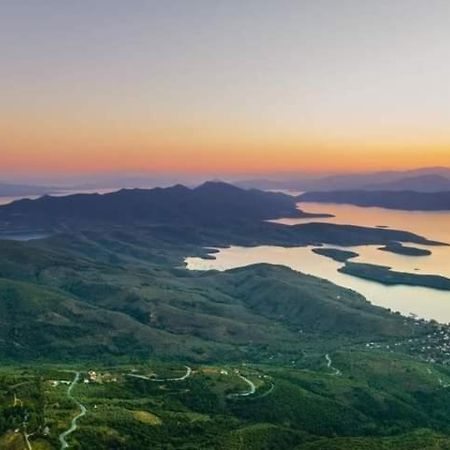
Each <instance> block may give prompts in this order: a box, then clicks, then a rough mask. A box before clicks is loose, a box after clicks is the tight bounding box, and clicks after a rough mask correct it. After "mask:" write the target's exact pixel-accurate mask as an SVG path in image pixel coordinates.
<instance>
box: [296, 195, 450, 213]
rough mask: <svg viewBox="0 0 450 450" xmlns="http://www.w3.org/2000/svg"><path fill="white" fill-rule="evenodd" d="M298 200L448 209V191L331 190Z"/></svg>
mask: <svg viewBox="0 0 450 450" xmlns="http://www.w3.org/2000/svg"><path fill="white" fill-rule="evenodd" d="M297 198H298V201H300V202H319V203H344V204H350V205H356V206H378V207H381V208H388V209H403V210H408V211H450V191H444V192H415V191H362V190H361V191H332V192H306V193H305V194H302V195H300V196H298V197H297Z"/></svg>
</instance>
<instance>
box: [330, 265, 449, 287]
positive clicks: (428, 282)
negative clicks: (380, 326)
mask: <svg viewBox="0 0 450 450" xmlns="http://www.w3.org/2000/svg"><path fill="white" fill-rule="evenodd" d="M338 271H339V272H341V273H345V274H347V275H353V276H354V277H358V278H363V279H365V280H371V281H376V282H378V283H381V284H385V285H396V284H404V285H408V286H422V287H427V288H432V289H440V290H443V291H450V278H446V277H443V276H440V275H418V274H415V273H407V272H395V271H393V270H391V268H390V267H387V266H378V265H375V264H362V263H352V262H347V263H346V264H345V266H343V267H341V268H339V269H338Z"/></svg>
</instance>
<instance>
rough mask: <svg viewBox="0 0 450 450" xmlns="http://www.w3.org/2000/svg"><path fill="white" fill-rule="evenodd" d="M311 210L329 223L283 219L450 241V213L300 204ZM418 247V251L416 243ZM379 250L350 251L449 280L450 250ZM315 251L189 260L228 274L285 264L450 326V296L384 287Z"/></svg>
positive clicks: (250, 251)
mask: <svg viewBox="0 0 450 450" xmlns="http://www.w3.org/2000/svg"><path fill="white" fill-rule="evenodd" d="M299 206H300V207H301V208H302V209H303V210H305V211H307V212H315V213H332V214H334V215H335V217H332V218H327V219H310V218H307V219H280V220H277V221H276V222H277V223H282V224H285V225H286V226H289V225H294V224H299V223H307V222H318V221H320V222H329V223H337V224H350V225H361V226H370V227H375V226H384V227H389V228H392V229H400V230H405V231H411V232H414V233H417V234H420V235H422V236H424V237H427V238H429V239H432V240H439V241H443V242H450V213H448V212H444V213H428V212H409V211H396V210H387V209H382V208H361V207H357V206H348V205H334V204H312V203H311V204H310V203H305V204H302V205H299ZM411 245H413V246H416V247H419V246H417V245H415V244H411ZM378 247H379V246H373V245H367V246H356V247H350V249H351V250H353V251H355V252H357V253H359V254H360V256H359V257H358V258H355V259H354V260H353V261H355V262H365V263H372V264H379V265H386V266H389V267H392V269H394V270H398V271H403V272H411V273H423V274H425V273H427V274H436V275H443V276H447V277H450V268H449V265H450V247H430V248H429V249H430V250H431V251H432V252H433V253H432V255H430V256H422V257H411V256H404V255H397V254H393V253H389V252H384V251H380V250H378ZM312 248H313V247H294V248H284V247H275V246H258V247H236V246H234V247H229V248H227V249H221V250H220V251H219V253H215V254H214V256H215V257H216V259H214V260H204V259H201V258H187V259H186V264H187V267H188V269H192V270H209V269H215V270H227V269H231V268H234V267H242V266H246V265H250V264H257V263H262V262H264V263H270V264H280V265H284V266H287V267H290V268H292V269H294V270H297V271H299V272H303V273H306V274H310V275H314V276H317V277H320V278H325V279H327V280H329V281H332V282H333V283H336V284H338V285H340V286H343V287H347V288H350V289H353V290H355V291H357V292H359V293H361V294H362V295H364V296H365V297H366V298H367V299H368V300H369V301H371V302H372V303H374V304H376V305H379V306H383V307H385V308H390V309H392V310H393V311H399V312H401V313H402V314H406V315H408V314H415V315H417V316H418V317H422V318H425V319H435V320H437V321H439V322H443V323H448V322H450V293H449V292H448V291H439V290H435V289H430V288H423V287H415V286H402V285H397V286H385V285H382V284H380V283H376V282H372V281H368V280H363V279H360V278H356V277H353V276H351V275H346V274H342V273H339V272H338V271H337V269H339V268H340V267H342V266H343V264H342V263H339V262H336V261H333V260H331V259H329V258H326V257H324V256H321V255H317V254H315V253H313V252H312V251H311V249H312Z"/></svg>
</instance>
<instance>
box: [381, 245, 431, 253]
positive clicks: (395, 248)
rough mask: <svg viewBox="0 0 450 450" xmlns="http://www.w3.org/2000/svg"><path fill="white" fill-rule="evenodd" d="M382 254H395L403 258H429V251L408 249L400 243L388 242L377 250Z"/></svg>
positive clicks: (415, 248) (414, 248)
mask: <svg viewBox="0 0 450 450" xmlns="http://www.w3.org/2000/svg"><path fill="white" fill-rule="evenodd" d="M378 250H382V251H384V252H390V253H396V254H398V255H405V256H429V255H431V251H430V250H427V249H424V248H417V247H408V246H405V245H403V244H402V243H400V242H389V243H388V244H386V245H385V246H384V247H380V248H378Z"/></svg>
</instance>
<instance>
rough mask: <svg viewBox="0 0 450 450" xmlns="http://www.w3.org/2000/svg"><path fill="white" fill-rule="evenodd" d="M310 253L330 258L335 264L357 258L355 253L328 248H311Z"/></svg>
mask: <svg viewBox="0 0 450 450" xmlns="http://www.w3.org/2000/svg"><path fill="white" fill-rule="evenodd" d="M312 252H313V253H317V254H318V255H322V256H326V257H327V258H331V259H333V260H334V261H337V262H346V261H347V260H349V259H351V258H356V257H357V256H359V254H358V253H356V252H351V251H349V250H341V249H338V248H329V247H326V248H325V247H319V248H313V249H312Z"/></svg>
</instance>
